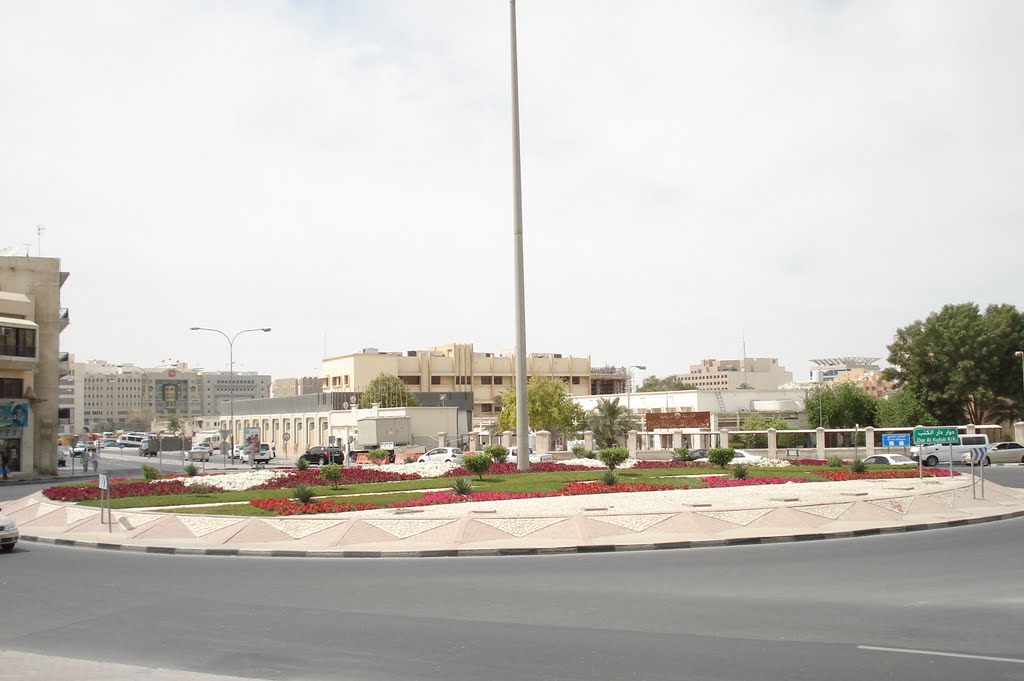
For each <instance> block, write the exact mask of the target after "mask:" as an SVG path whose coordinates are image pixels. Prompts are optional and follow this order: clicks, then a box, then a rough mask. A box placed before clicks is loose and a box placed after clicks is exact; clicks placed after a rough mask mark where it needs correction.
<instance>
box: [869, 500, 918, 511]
mask: <svg viewBox="0 0 1024 681" xmlns="http://www.w3.org/2000/svg"><path fill="white" fill-rule="evenodd" d="M915 498H916V497H895V498H893V499H871V500H868V502H867V503H869V504H874V505H875V506H877V507H878V508H883V509H885V510H886V511H892V512H893V513H899V514H900V515H907V514H908V513H910V507H911V506H913V505H914V499H915Z"/></svg>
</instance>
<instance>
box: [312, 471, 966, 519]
mask: <svg viewBox="0 0 1024 681" xmlns="http://www.w3.org/2000/svg"><path fill="white" fill-rule="evenodd" d="M965 484H967V485H969V484H970V481H969V480H965V479H963V478H962V477H960V478H952V479H950V478H926V479H925V480H918V479H917V478H911V479H899V480H850V481H846V482H801V483H786V484H781V485H749V486H746V487H729V488H723V489H686V490H665V491H662V492H623V493H618V494H594V495H581V496H568V497H542V498H539V499H512V500H509V501H477V502H468V503H461V504H439V505H436V506H416V507H413V508H411V509H387V510H373V511H354V512H349V513H344V514H324V515H331V516H338V517H351V516H365V517H371V516H378V517H379V516H381V515H387V516H393V515H400V516H404V515H406V514H408V517H431V518H464V517H467V516H474V517H476V516H477V515H478V514H480V512H481V511H491V510H493V511H494V514H493V515H494V516H498V517H504V518H510V517H514V518H523V517H535V516H566V515H580V514H586V513H588V512H593V513H604V512H608V511H613V512H615V513H666V512H680V511H695V510H697V511H699V510H723V509H732V508H777V507H779V506H794V505H800V504H830V503H848V502H853V501H865V500H870V499H890V498H895V497H904V496H915V495H919V494H930V493H934V492H942V491H945V490H950V489H955V488H958V487H962V486H964V485H965ZM794 498H795V499H797V501H791V500H792V499H794ZM695 504H711V506H710V507H707V506H695ZM411 510H419V511H422V513H415V514H412V513H409V511H411ZM324 515H318V516H317V517H324ZM481 515H482V514H481ZM488 515H490V514H488Z"/></svg>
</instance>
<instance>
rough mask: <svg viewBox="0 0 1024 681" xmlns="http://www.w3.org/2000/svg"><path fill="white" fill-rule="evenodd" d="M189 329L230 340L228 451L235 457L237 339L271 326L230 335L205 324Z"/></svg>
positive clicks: (268, 328) (265, 329)
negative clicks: (229, 433)
mask: <svg viewBox="0 0 1024 681" xmlns="http://www.w3.org/2000/svg"><path fill="white" fill-rule="evenodd" d="M189 330H190V331H212V332H213V333H219V334H220V335H222V336H224V340H226V341H227V342H228V376H229V378H228V401H229V403H230V405H231V406H230V409H231V420H230V422H229V424H230V425H229V426H228V427H229V428H230V429H231V438H230V442H229V444H228V452H230V453H231V456H232V457H233V456H234V454H235V339H236V338H238V337H239V336H241V335H242V334H243V333H249V332H250V331H262V332H263V333H267V332H269V331H270V327H269V326H265V327H260V328H256V329H242V330H241V331H239V332H238V333H236V334H235V335H234V336H229V335H227V334H226V333H224V332H223V331H221V330H220V329H208V328H206V327H205V326H193V327H191V328H190V329H189ZM227 457H228V455H227V454H225V455H224V466H225V468H226V467H227V465H228V460H227ZM255 460H256V457H255V455H254V456H253V461H255Z"/></svg>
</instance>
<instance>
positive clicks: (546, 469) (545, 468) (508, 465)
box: [441, 461, 594, 478]
mask: <svg viewBox="0 0 1024 681" xmlns="http://www.w3.org/2000/svg"><path fill="white" fill-rule="evenodd" d="M592 470H594V468H593V467H591V466H577V465H573V464H567V463H558V462H556V461H543V462H541V463H531V464H530V470H528V471H525V472H527V473H565V472H571V471H592ZM522 472H524V471H520V470H519V464H517V463H516V462H514V461H507V462H505V463H492V464H491V469H490V470H489V471H487V472H486V473H484V475H509V474H511V473H522ZM471 475H476V473H470V472H469V471H467V470H466V469H465V468H463V467H462V466H459V467H458V468H453V469H452V470H450V471H448V472H447V473H445V474H444V475H443V476H441V477H444V478H464V477H468V476H471Z"/></svg>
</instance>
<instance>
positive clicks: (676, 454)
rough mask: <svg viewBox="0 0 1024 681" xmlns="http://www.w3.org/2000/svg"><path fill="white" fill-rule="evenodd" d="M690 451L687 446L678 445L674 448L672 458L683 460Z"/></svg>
mask: <svg viewBox="0 0 1024 681" xmlns="http://www.w3.org/2000/svg"><path fill="white" fill-rule="evenodd" d="M689 453H690V450H689V449H687V448H686V447H676V448H675V449H673V450H672V460H673V461H682V460H684V459H685V458H686V455H687V454H689Z"/></svg>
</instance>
